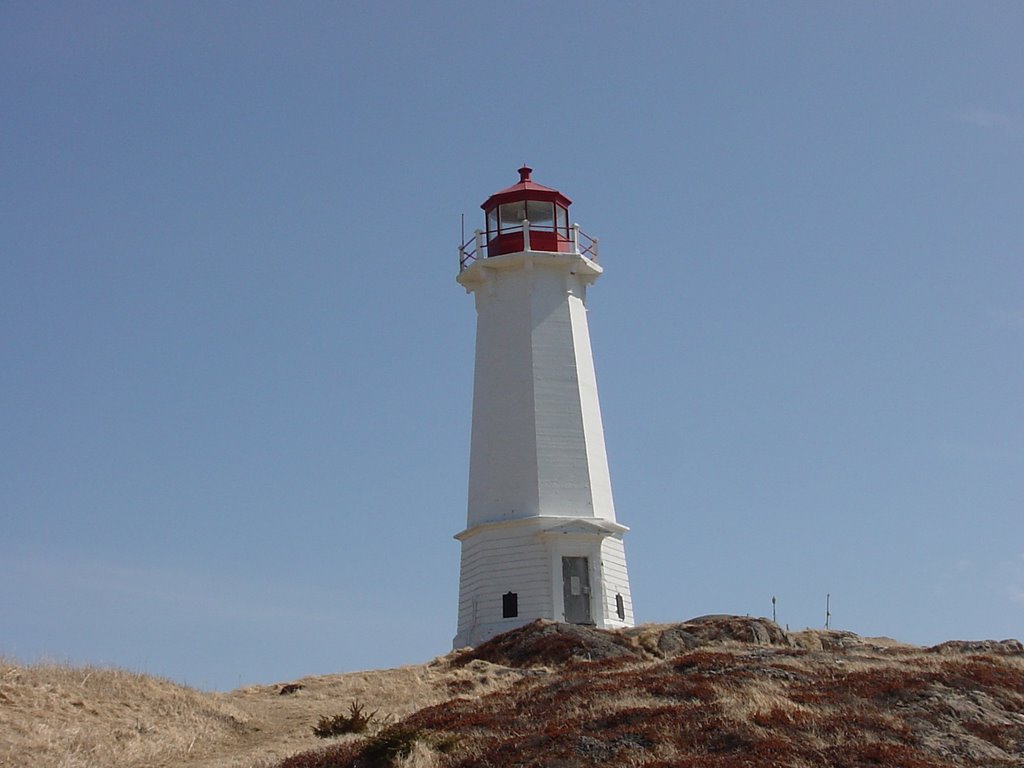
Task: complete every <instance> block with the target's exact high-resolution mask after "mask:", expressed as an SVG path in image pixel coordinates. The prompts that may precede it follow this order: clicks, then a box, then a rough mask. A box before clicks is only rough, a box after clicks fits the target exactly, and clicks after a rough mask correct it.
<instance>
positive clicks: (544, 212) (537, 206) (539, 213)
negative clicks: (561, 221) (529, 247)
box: [526, 200, 555, 230]
mask: <svg viewBox="0 0 1024 768" xmlns="http://www.w3.org/2000/svg"><path fill="white" fill-rule="evenodd" d="M526 218H528V219H529V220H530V226H531V227H536V228H537V229H549V230H550V229H554V228H555V211H554V204H553V203H542V202H540V201H539V200H528V201H527V202H526Z"/></svg>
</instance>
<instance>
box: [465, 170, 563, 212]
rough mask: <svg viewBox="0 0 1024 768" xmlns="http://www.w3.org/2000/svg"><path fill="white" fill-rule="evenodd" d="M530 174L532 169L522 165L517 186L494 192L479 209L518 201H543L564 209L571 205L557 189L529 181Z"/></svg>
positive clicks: (486, 209) (488, 208)
mask: <svg viewBox="0 0 1024 768" xmlns="http://www.w3.org/2000/svg"><path fill="white" fill-rule="evenodd" d="M531 173H533V168H530V167H528V166H525V165H524V166H523V167H522V168H520V169H519V183H518V184H513V185H512V186H511V187H506V188H505V189H503V190H501V191H500V192H495V193H494V194H493V195H491V196H490V197H488V198H487V200H485V201H484V203H483V204H482V205H481V206H480V207H481V208H483V209H484V210H485V211H489V210H491V209H492V208H494V207H495V206H496V205H501V204H502V203H512V202H516V201H518V200H543V201H545V202H554V203H559V204H560V205H564V206H565V207H566V208H568V207H569V205H570V204H572V200H570V199H569V198H568V197H566V196H565V195H563V194H562V193H561V192H559V191H558V190H557V189H552V188H551V187H545V186H544V185H543V184H538V183H537V182H535V181H533V180H532V179H530V174H531Z"/></svg>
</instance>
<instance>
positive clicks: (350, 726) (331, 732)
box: [313, 701, 377, 739]
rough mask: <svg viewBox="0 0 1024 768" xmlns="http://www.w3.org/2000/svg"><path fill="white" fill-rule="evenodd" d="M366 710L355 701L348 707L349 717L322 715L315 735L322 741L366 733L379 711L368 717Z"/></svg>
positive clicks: (315, 728) (315, 729)
mask: <svg viewBox="0 0 1024 768" xmlns="http://www.w3.org/2000/svg"><path fill="white" fill-rule="evenodd" d="M364 709H365V707H364V706H363V705H362V704H360V703H359V702H358V701H353V702H352V703H351V704H349V706H348V714H347V715H344V714H342V715H335V716H334V717H327V716H326V715H322V716H321V717H320V721H319V722H318V723H317V724H316V725H314V726H313V733H314V734H316V735H317V736H319V737H320V738H321V739H329V738H331V737H332V736H342V735H344V734H346V733H365V732H366V729H367V728H369V727H370V724H371V723H373V722H374V721H375V720H377V710H376V709H375V710H373V712H371V713H370V714H368V715H367V714H366V713H365V712H364Z"/></svg>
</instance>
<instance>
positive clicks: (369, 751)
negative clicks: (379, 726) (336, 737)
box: [360, 723, 422, 766]
mask: <svg viewBox="0 0 1024 768" xmlns="http://www.w3.org/2000/svg"><path fill="white" fill-rule="evenodd" d="M421 735H422V732H421V731H420V730H419V728H413V727H412V726H409V725H402V724H401V723H396V724H395V725H391V726H388V727H387V728H385V729H384V730H382V731H380V732H379V733H376V734H374V735H373V736H369V737H367V739H366V741H365V742H363V746H362V749H361V750H360V755H361V756H362V758H363V759H364V760H366V761H367V762H368V763H369V764H370V765H372V766H389V765H394V762H395V760H396V759H398V758H399V757H407V756H408V755H409V753H410V752H412V748H413V746H415V744H416V742H417V740H418V739H419V738H420V737H421Z"/></svg>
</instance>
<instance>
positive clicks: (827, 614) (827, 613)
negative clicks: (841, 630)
mask: <svg viewBox="0 0 1024 768" xmlns="http://www.w3.org/2000/svg"><path fill="white" fill-rule="evenodd" d="M831 598H832V595H831V593H828V592H826V593H825V629H828V623H829V619H831V618H832V611H830V610H829V600H830V599H831Z"/></svg>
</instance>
